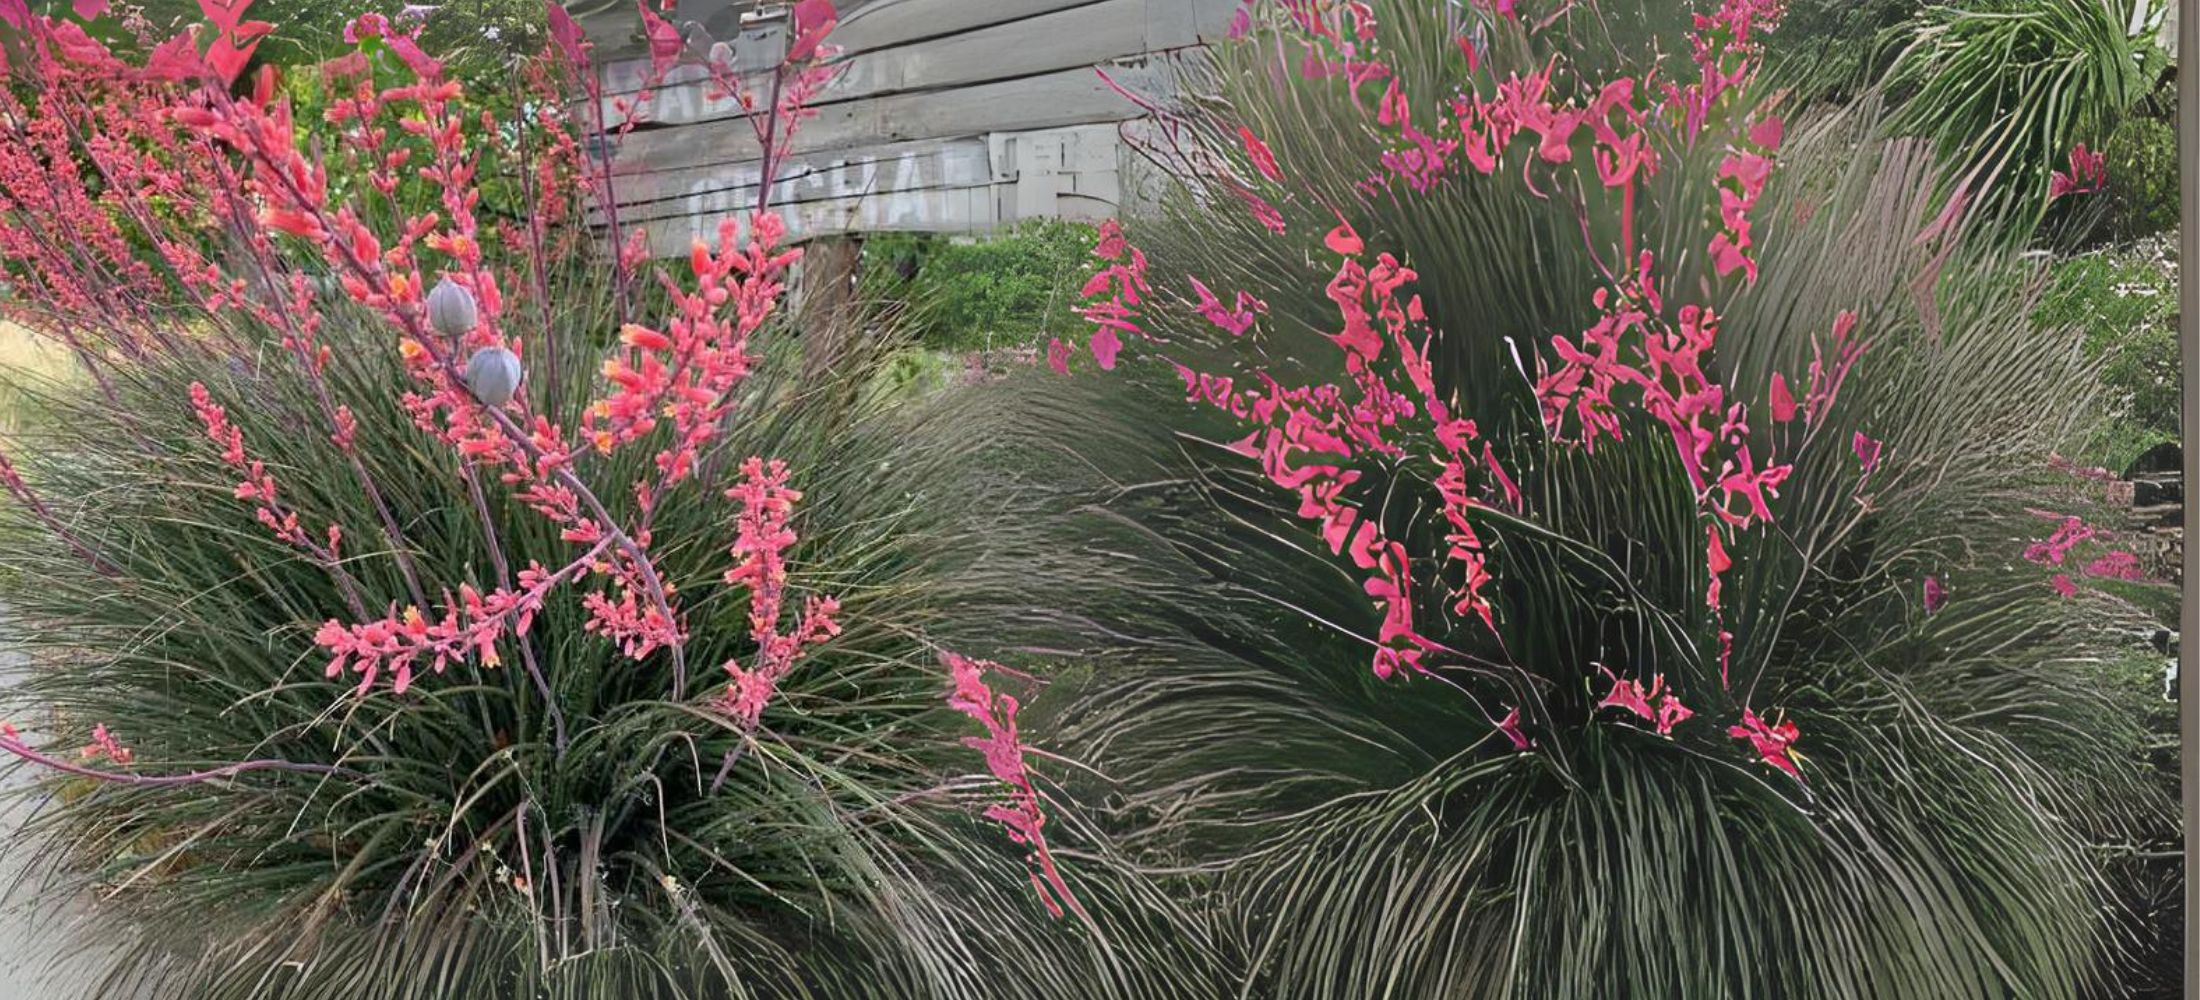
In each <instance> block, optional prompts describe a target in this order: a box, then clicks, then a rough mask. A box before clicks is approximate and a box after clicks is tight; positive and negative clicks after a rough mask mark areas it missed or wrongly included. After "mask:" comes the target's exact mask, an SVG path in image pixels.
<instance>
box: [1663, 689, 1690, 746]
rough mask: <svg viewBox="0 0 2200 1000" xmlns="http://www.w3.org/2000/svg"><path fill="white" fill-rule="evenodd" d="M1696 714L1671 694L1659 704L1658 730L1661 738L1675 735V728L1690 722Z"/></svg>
mask: <svg viewBox="0 0 2200 1000" xmlns="http://www.w3.org/2000/svg"><path fill="white" fill-rule="evenodd" d="M1695 714H1696V713H1695V711H1694V710H1692V709H1690V708H1689V707H1688V706H1686V705H1683V704H1681V700H1680V699H1679V698H1677V697H1675V696H1674V695H1672V694H1671V693H1670V692H1669V693H1667V694H1666V696H1665V697H1664V698H1663V699H1661V700H1660V701H1659V702H1658V720H1657V728H1658V735H1659V736H1671V735H1673V727H1674V726H1677V725H1680V724H1681V723H1683V722H1686V721H1688V719H1689V718H1690V717H1691V716H1694V715H1695Z"/></svg>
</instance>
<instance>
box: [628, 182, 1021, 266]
mask: <svg viewBox="0 0 2200 1000" xmlns="http://www.w3.org/2000/svg"><path fill="white" fill-rule="evenodd" d="M747 207H748V206H746V205H741V206H734V207H731V210H729V211H704V212H699V213H696V214H692V215H679V216H671V217H667V218H662V219H652V220H650V221H648V222H643V223H640V224H639V228H641V229H642V230H643V231H644V232H645V233H647V234H648V235H647V240H648V242H649V248H650V254H651V255H652V256H656V257H670V256H674V255H677V254H682V253H686V252H687V249H688V247H689V246H690V245H691V244H692V243H693V242H694V241H695V240H697V239H700V240H702V241H703V242H705V243H707V244H710V245H712V246H716V245H717V243H718V227H719V222H720V220H721V219H732V220H734V221H735V226H734V239H736V240H740V239H745V238H746V237H747V222H748V213H747ZM775 211H776V212H777V213H778V214H779V217H780V218H781V219H784V220H786V223H787V232H788V238H789V239H790V240H806V239H810V238H813V237H817V236H826V235H832V234H836V233H850V232H940V233H973V232H985V231H988V230H991V229H992V228H994V227H995V226H996V225H998V224H999V223H1000V221H1001V218H1002V214H1001V211H1000V205H999V202H998V201H997V199H996V196H995V192H994V186H993V185H991V184H984V185H977V186H974V187H950V188H936V189H932V190H926V191H903V192H898V193H895V194H893V195H889V196H885V197H853V198H832V199H827V200H824V201H813V202H806V203H803V204H800V205H787V206H781V207H779V208H776V209H775ZM626 231H627V232H632V231H633V229H632V227H627V228H626Z"/></svg>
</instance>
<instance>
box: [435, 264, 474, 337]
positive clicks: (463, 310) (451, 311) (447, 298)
mask: <svg viewBox="0 0 2200 1000" xmlns="http://www.w3.org/2000/svg"><path fill="white" fill-rule="evenodd" d="M480 318H481V316H480V309H479V307H477V306H475V305H474V293H472V292H469V291H467V290H466V286H464V285H461V284H459V283H458V282H456V281H452V280H451V279H450V276H449V275H445V276H444V278H443V280H442V281H438V282H436V283H435V288H433V289H431V290H430V291H429V292H428V325H430V326H433V327H435V329H436V332H437V333H440V334H442V335H444V336H446V337H456V336H458V335H460V334H463V333H465V332H466V331H468V330H471V329H473V328H474V323H475V322H476V321H477V320H479V319H480Z"/></svg>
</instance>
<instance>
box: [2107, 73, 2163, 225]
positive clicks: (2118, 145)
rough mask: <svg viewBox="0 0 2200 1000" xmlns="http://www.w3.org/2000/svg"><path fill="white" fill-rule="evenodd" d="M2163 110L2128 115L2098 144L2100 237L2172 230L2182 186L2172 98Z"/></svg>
mask: <svg viewBox="0 0 2200 1000" xmlns="http://www.w3.org/2000/svg"><path fill="white" fill-rule="evenodd" d="M2169 105H2170V106H2169V107H2168V108H2167V109H2166V111H2165V113H2163V114H2161V115H2159V116H2157V115H2134V116H2132V117H2129V118H2126V119H2124V120H2123V121H2121V122H2118V123H2117V125H2116V130H2115V131H2114V132H2111V133H2109V137H2108V142H2107V144H2106V145H2104V146H2103V147H2102V148H2101V153H2102V155H2104V156H2106V157H2107V159H2108V191H2107V197H2108V206H2109V207H2108V216H2107V220H2106V224H2105V225H2104V227H2103V231H2102V233H2101V235H2102V236H2103V237H2104V238H2106V239H2108V240H2112V241H2117V242H2123V241H2129V240H2136V239H2142V238H2144V237H2148V236H2155V235H2159V234H2162V233H2174V232H2176V231H2177V219H2178V212H2179V211H2180V208H2181V206H2182V204H2183V197H2184V196H2183V194H2182V191H2183V188H2182V185H2181V184H2180V182H2179V180H2178V172H2177V126H2176V109H2175V102H2169Z"/></svg>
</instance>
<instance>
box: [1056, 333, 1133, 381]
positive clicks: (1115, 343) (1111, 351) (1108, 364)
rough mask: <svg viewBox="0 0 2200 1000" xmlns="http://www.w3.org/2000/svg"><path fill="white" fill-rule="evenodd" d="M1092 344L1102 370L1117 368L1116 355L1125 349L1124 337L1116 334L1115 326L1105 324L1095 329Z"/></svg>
mask: <svg viewBox="0 0 2200 1000" xmlns="http://www.w3.org/2000/svg"><path fill="white" fill-rule="evenodd" d="M1090 346H1091V348H1092V357H1093V360H1095V361H1098V362H1100V368H1101V370H1102V371H1113V370H1115V355H1116V354H1117V352H1120V351H1121V350H1122V349H1123V339H1122V338H1121V337H1117V336H1116V335H1115V330H1114V328H1112V327H1106V326H1103V327H1101V328H1100V329H1098V330H1094V331H1093V332H1092V342H1091V345H1090ZM1065 374H1066V372H1065Z"/></svg>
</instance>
